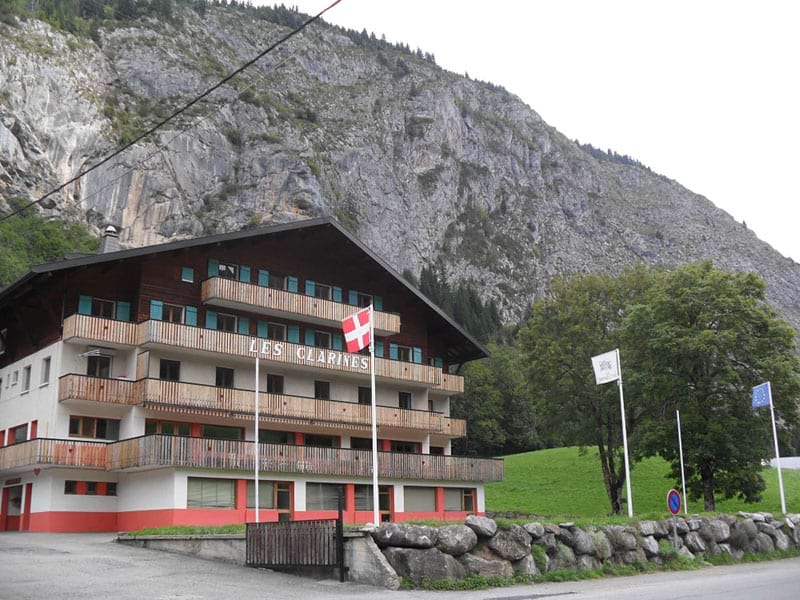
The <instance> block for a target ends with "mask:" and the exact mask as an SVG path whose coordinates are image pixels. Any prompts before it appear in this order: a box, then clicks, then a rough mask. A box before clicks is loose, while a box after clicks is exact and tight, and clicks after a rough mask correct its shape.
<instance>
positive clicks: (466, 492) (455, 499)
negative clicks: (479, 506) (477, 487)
mask: <svg viewBox="0 0 800 600" xmlns="http://www.w3.org/2000/svg"><path fill="white" fill-rule="evenodd" d="M474 504H475V495H474V494H473V490H472V489H470V488H444V509H445V510H446V511H463V512H472V511H473V510H475V508H474Z"/></svg>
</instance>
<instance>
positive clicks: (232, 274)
mask: <svg viewBox="0 0 800 600" xmlns="http://www.w3.org/2000/svg"><path fill="white" fill-rule="evenodd" d="M238 273H239V267H238V266H236V265H231V264H228V263H223V262H221V263H219V271H218V274H219V276H220V277H223V278H224V279H236V276H237V274H238Z"/></svg>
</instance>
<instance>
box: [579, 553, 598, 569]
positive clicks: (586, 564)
mask: <svg viewBox="0 0 800 600" xmlns="http://www.w3.org/2000/svg"><path fill="white" fill-rule="evenodd" d="M576 565H577V567H578V570H579V571H591V570H594V569H599V568H600V567H601V566H603V565H602V564H600V561H599V560H597V559H596V558H595V557H594V556H591V555H590V554H581V555H580V556H579V557H578V558H577V563H576Z"/></svg>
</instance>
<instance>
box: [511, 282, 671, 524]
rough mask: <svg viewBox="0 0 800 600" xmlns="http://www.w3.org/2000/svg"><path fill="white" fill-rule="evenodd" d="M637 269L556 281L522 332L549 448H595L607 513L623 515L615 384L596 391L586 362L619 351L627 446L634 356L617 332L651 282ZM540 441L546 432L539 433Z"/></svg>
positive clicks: (636, 412)
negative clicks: (540, 435)
mask: <svg viewBox="0 0 800 600" xmlns="http://www.w3.org/2000/svg"><path fill="white" fill-rule="evenodd" d="M656 277H657V276H656V274H655V272H654V271H652V270H650V269H647V268H645V267H637V268H634V269H631V270H628V271H626V272H625V273H623V274H622V275H621V276H620V277H617V278H614V277H610V276H607V275H579V276H575V277H572V278H571V279H566V278H561V279H556V280H554V281H553V283H552V285H551V288H550V294H549V295H548V297H547V298H544V299H543V300H540V301H538V302H536V303H535V304H534V305H533V309H532V312H531V317H530V319H529V321H528V323H527V325H526V326H525V327H524V328H523V329H522V330H521V332H520V336H519V337H520V343H521V347H522V350H523V351H524V353H525V359H526V362H527V366H528V383H529V387H530V393H531V396H532V398H533V403H534V406H535V410H536V414H537V416H538V419H539V430H540V431H541V432H545V431H547V432H548V434H547V437H546V439H544V440H543V441H544V442H545V443H546V444H548V445H561V444H569V445H580V446H584V447H585V446H595V447H596V448H597V452H598V455H599V458H600V466H601V470H602V473H603V481H604V483H605V488H606V493H607V495H608V499H609V502H610V504H611V510H612V512H614V513H619V512H621V510H622V504H623V497H622V488H623V486H624V485H625V470H624V462H623V453H622V422H621V415H620V409H619V395H618V391H617V387H616V386H615V385H613V384H606V385H601V386H599V385H596V383H595V379H594V374H593V371H592V366H591V358H592V356H595V355H597V354H601V353H603V352H607V351H609V350H612V349H614V348H616V347H620V352H621V356H622V360H623V368H625V373H624V375H625V389H626V392H627V393H626V411H627V428H628V437H629V442H631V441H632V439H633V436H634V435H635V433H636V429H637V426H638V425H639V423H640V420H641V419H642V417H643V416H644V415H646V414H647V413H646V410H645V407H644V406H642V405H641V403H642V402H643V398H642V396H641V394H639V392H638V390H639V388H640V383H641V382H640V379H639V378H638V377H637V376H636V375H635V373H633V372H632V370H631V369H630V368H626V367H627V366H630V361H628V358H629V357H630V356H632V355H634V352H633V350H632V349H631V348H629V347H627V345H626V344H625V343H623V339H622V336H621V335H620V332H621V330H622V325H623V322H624V320H625V318H626V317H627V314H628V309H629V307H630V306H632V305H634V304H637V303H639V302H640V301H641V300H642V299H643V298H644V295H645V293H646V291H647V290H648V289H649V288H650V287H651V286H652V285H653V282H654V280H655V279H656ZM542 435H544V433H542Z"/></svg>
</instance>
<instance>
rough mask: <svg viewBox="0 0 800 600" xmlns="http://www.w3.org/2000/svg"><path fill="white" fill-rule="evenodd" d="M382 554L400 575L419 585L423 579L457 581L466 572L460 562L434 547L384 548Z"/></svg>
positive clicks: (462, 577)
mask: <svg viewBox="0 0 800 600" xmlns="http://www.w3.org/2000/svg"><path fill="white" fill-rule="evenodd" d="M383 555H384V556H385V557H386V560H388V561H389V564H390V565H392V568H393V569H394V570H395V571H396V572H397V574H398V575H399V576H400V577H404V578H406V579H409V580H411V581H412V582H414V584H416V585H420V584H421V583H422V582H423V581H424V580H426V579H428V580H430V581H444V580H447V581H458V580H461V579H464V577H465V575H466V572H465V570H464V567H463V566H462V564H461V563H459V562H458V561H457V560H456V559H455V558H453V557H452V556H450V555H449V554H445V553H443V552H439V550H437V549H436V548H425V549H421V548H397V547H391V548H386V549H385V550H384V551H383Z"/></svg>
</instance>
